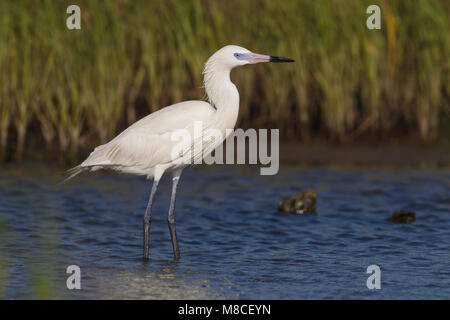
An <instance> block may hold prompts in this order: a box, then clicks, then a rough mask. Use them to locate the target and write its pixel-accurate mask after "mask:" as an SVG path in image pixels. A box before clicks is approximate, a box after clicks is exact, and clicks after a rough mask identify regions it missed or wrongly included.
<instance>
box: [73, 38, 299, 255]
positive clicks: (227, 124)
mask: <svg viewBox="0 0 450 320" xmlns="http://www.w3.org/2000/svg"><path fill="white" fill-rule="evenodd" d="M293 61H294V60H292V59H288V58H281V57H274V56H268V55H262V54H257V53H253V52H251V51H249V50H247V49H245V48H242V47H239V46H235V45H228V46H225V47H223V48H221V49H220V50H218V51H217V52H216V53H214V54H213V55H212V56H211V57H210V58H209V59H208V61H207V62H206V64H205V68H204V71H203V75H204V85H205V90H206V94H207V96H208V100H209V103H207V102H205V101H197V100H195V101H184V102H180V103H176V104H173V105H170V106H167V107H165V108H163V109H160V110H158V111H156V112H153V113H151V114H149V115H148V116H146V117H144V118H142V119H141V120H139V121H137V122H135V123H134V124H132V125H131V126H130V127H128V128H127V129H125V130H124V131H123V132H122V133H120V134H119V135H118V136H116V137H115V138H114V139H112V140H111V141H110V142H108V143H106V144H103V145H100V146H98V147H97V148H95V149H94V151H93V152H92V153H91V154H90V155H89V157H88V158H87V159H86V160H84V161H83V162H82V163H81V164H80V165H78V166H76V167H75V168H72V169H71V170H69V173H70V176H69V177H68V178H67V179H66V180H69V179H71V178H73V177H74V176H76V175H77V174H79V173H81V172H83V171H95V170H99V169H112V170H116V171H120V172H125V173H131V174H136V175H144V176H147V178H153V186H152V189H151V192H150V197H149V200H148V205H147V209H146V211H145V215H144V221H143V227H144V259H148V251H149V249H148V246H149V230H150V224H151V220H152V219H151V211H152V204H153V199H154V197H155V193H156V189H157V187H158V183H159V180H160V179H161V177H162V175H163V174H164V173H165V172H171V173H172V195H171V199H170V206H169V214H168V225H169V231H170V236H171V239H172V246H173V252H174V257H175V259H179V257H180V251H179V248H178V241H177V235H176V229H175V217H174V209H175V198H176V192H177V186H178V182H179V179H180V175H181V172H182V171H183V169H184V168H185V167H187V166H188V165H189V164H188V163H197V161H196V160H198V159H202V158H203V157H204V156H206V155H208V154H209V153H211V152H212V150H214V149H215V148H216V147H218V146H219V145H220V144H221V143H222V142H223V141H224V140H225V139H226V130H227V129H234V126H235V124H236V120H237V117H238V112H239V93H238V90H237V89H236V86H235V85H234V84H233V83H232V82H231V80H230V72H231V70H232V69H233V68H235V67H238V66H243V65H246V64H254V63H259V62H293ZM196 121H200V122H201V123H202V127H203V132H205V130H207V129H208V128H209V129H211V128H213V129H216V130H219V131H220V132H222V133H223V135H222V136H223V139H221V140H220V141H213V142H211V143H207V144H204V143H201V141H198V139H196V140H194V141H192V144H191V145H190V146H189V148H187V149H189V150H198V149H199V150H198V151H196V152H194V153H188V152H185V153H180V154H179V155H177V156H175V157H174V155H173V148H174V147H175V145H176V144H177V143H178V142H177V141H176V140H174V139H173V136H172V135H173V133H174V132H176V131H177V130H180V129H183V130H185V131H187V132H190V133H192V132H193V130H194V128H193V127H194V122H196ZM200 140H201V139H200ZM199 143H200V145H201V147H200V148H196V147H195V145H196V144H199ZM186 157H189V158H190V159H191V160H192V161H186Z"/></svg>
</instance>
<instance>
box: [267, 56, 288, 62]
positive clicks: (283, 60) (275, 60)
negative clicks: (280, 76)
mask: <svg viewBox="0 0 450 320" xmlns="http://www.w3.org/2000/svg"><path fill="white" fill-rule="evenodd" d="M269 61H270V62H294V60H293V59H289V58H283V57H275V56H270V60H269Z"/></svg>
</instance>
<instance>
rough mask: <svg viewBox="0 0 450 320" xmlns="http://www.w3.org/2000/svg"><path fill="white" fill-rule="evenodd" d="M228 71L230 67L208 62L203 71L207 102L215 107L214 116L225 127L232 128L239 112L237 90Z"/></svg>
mask: <svg viewBox="0 0 450 320" xmlns="http://www.w3.org/2000/svg"><path fill="white" fill-rule="evenodd" d="M230 72H231V70H230V69H227V68H219V67H216V66H215V65H214V64H212V65H211V64H210V65H208V63H207V64H206V66H205V70H204V72H203V74H204V82H205V90H206V94H207V95H208V99H209V102H210V103H211V104H212V105H213V106H214V107H215V108H216V110H217V111H216V116H217V117H220V118H221V123H223V126H224V127H225V128H226V129H233V128H234V126H235V125H236V121H237V117H238V113H239V92H238V90H237V88H236V86H235V85H234V84H233V82H231V79H230ZM225 128H224V129H225Z"/></svg>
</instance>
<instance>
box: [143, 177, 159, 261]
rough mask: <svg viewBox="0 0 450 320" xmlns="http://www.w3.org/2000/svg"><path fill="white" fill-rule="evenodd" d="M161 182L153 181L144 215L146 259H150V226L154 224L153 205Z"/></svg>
mask: <svg viewBox="0 0 450 320" xmlns="http://www.w3.org/2000/svg"><path fill="white" fill-rule="evenodd" d="M158 183H159V180H156V179H155V180H154V181H153V186H152V191H151V192H150V198H149V199H148V204H147V209H146V211H145V215H144V259H145V260H147V259H148V244H149V240H150V238H149V236H150V234H149V232H150V224H151V223H152V205H153V199H154V198H155V194H156V189H157V188H158Z"/></svg>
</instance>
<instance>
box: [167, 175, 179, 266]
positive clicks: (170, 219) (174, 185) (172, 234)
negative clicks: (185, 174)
mask: <svg viewBox="0 0 450 320" xmlns="http://www.w3.org/2000/svg"><path fill="white" fill-rule="evenodd" d="M180 175H181V170H180V171H177V172H175V173H174V174H173V178H172V196H171V197H170V207H169V214H168V216H167V224H168V225H169V231H170V238H171V239H172V247H173V255H174V258H175V260H178V259H179V258H180V249H179V248H178V240H177V231H176V227H175V215H174V211H175V200H176V197H177V188H178V182H179V180H180Z"/></svg>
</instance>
